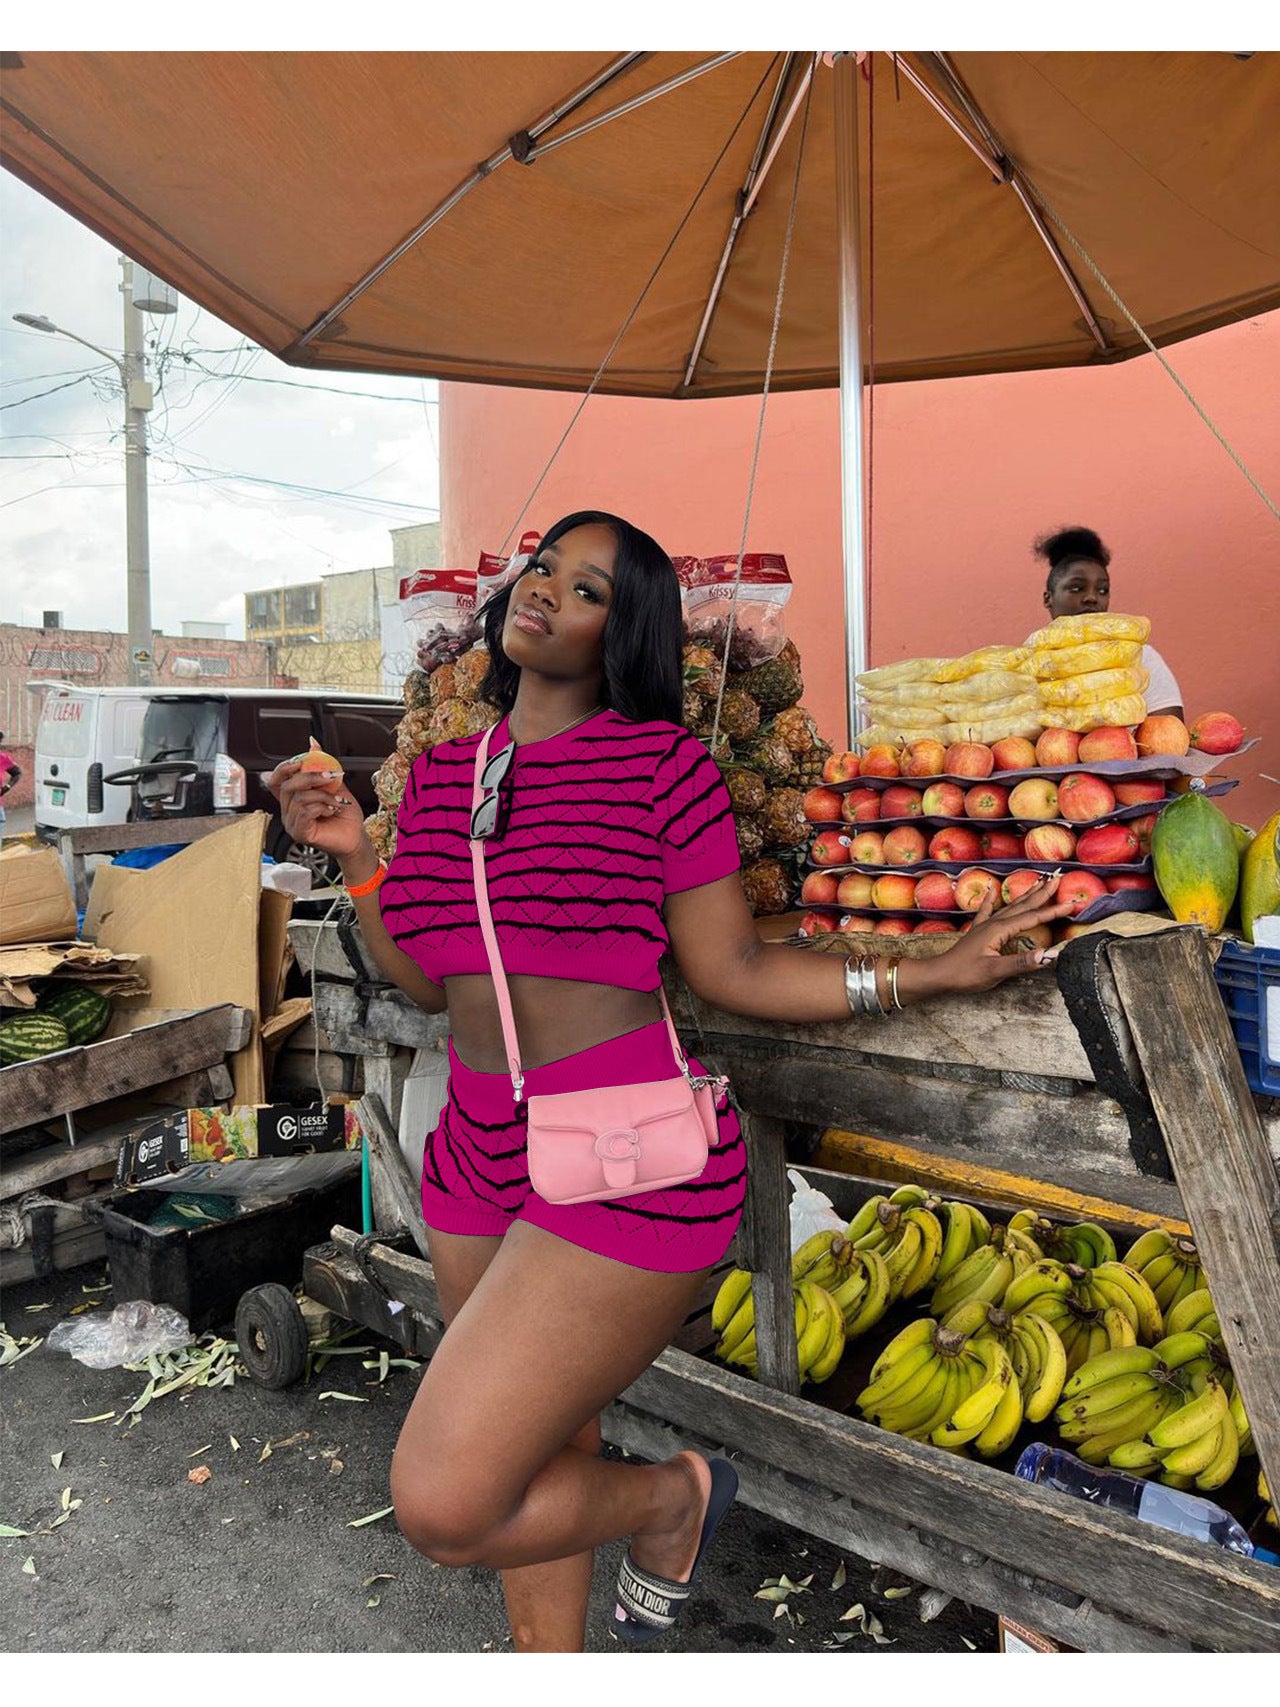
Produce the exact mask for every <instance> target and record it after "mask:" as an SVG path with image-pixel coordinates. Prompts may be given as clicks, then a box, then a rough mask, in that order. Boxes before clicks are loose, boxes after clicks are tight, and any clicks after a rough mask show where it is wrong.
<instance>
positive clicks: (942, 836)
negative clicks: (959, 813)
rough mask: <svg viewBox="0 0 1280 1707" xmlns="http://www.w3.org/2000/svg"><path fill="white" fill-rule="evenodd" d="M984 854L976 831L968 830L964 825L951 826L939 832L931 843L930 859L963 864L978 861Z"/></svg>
mask: <svg viewBox="0 0 1280 1707" xmlns="http://www.w3.org/2000/svg"><path fill="white" fill-rule="evenodd" d="M981 853H982V843H981V842H980V841H979V840H978V834H977V831H976V830H966V829H965V827H964V826H963V825H962V824H952V825H949V826H948V827H947V828H946V829H945V830H939V831H938V833H937V834H936V835H935V836H934V837H933V839H932V840H931V841H930V843H929V858H930V859H941V860H948V861H950V860H954V861H955V862H956V863H957V864H963V863H964V862H965V861H966V860H970V859H977V858H978V857H979V855H980V854H981Z"/></svg>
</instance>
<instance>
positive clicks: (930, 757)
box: [902, 737, 947, 776]
mask: <svg viewBox="0 0 1280 1707" xmlns="http://www.w3.org/2000/svg"><path fill="white" fill-rule="evenodd" d="M946 756H947V749H946V748H945V747H944V746H943V745H942V742H941V741H935V740H933V739H932V738H931V737H925V738H924V739H923V740H920V741H913V742H912V743H911V745H910V746H909V747H908V748H907V750H906V752H905V753H904V754H903V755H902V774H903V776H941V775H942V770H943V764H944V761H945V759H946Z"/></svg>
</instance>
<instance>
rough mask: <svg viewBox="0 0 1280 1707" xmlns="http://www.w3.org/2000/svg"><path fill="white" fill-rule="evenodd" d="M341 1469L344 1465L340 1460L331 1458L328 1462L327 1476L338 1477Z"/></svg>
mask: <svg viewBox="0 0 1280 1707" xmlns="http://www.w3.org/2000/svg"><path fill="white" fill-rule="evenodd" d="M343 1469H344V1465H343V1462H342V1460H341V1458H331V1459H330V1460H329V1474H330V1475H331V1476H340V1475H341V1474H342V1472H343Z"/></svg>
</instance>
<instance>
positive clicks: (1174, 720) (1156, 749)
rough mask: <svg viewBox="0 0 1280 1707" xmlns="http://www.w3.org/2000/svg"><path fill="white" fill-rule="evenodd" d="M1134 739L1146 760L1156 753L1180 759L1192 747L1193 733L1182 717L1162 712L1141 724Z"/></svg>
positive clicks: (1135, 732)
mask: <svg viewBox="0 0 1280 1707" xmlns="http://www.w3.org/2000/svg"><path fill="white" fill-rule="evenodd" d="M1133 739H1134V742H1135V744H1136V745H1137V748H1138V752H1139V753H1140V754H1141V755H1142V757H1143V758H1144V759H1145V758H1149V757H1150V756H1151V755H1152V754H1154V753H1168V754H1170V755H1171V756H1172V757H1173V758H1175V759H1180V758H1181V757H1182V755H1183V754H1184V753H1185V752H1186V750H1187V748H1188V747H1189V746H1190V745H1191V731H1190V730H1189V729H1188V728H1187V726H1186V724H1185V723H1184V722H1183V721H1182V719H1181V718H1180V717H1171V716H1170V715H1169V714H1168V712H1161V713H1159V715H1157V716H1155V717H1148V718H1146V719H1145V721H1144V722H1142V723H1139V725H1138V727H1137V729H1136V730H1135V731H1134V736H1133Z"/></svg>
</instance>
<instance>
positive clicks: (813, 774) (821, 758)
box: [796, 741, 831, 788]
mask: <svg viewBox="0 0 1280 1707" xmlns="http://www.w3.org/2000/svg"><path fill="white" fill-rule="evenodd" d="M830 757H831V748H830V747H829V746H828V745H827V743H826V742H825V741H819V743H818V745H817V746H816V747H815V748H814V750H813V751H812V752H811V753H803V754H801V756H800V758H799V759H798V760H797V762H796V787H797V788H817V786H818V785H819V783H821V782H822V780H823V776H822V772H823V767H824V766H825V764H826V762H827V760H828V759H829V758H830Z"/></svg>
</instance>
